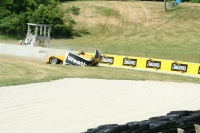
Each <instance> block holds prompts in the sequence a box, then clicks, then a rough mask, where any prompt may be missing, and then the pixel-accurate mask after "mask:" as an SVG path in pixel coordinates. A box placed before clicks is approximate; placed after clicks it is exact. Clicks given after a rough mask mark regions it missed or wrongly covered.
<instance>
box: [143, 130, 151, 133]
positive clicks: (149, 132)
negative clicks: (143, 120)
mask: <svg viewBox="0 0 200 133" xmlns="http://www.w3.org/2000/svg"><path fill="white" fill-rule="evenodd" d="M141 133H151V130H144V131H142V132H141Z"/></svg>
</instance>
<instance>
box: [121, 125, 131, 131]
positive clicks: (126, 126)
mask: <svg viewBox="0 0 200 133" xmlns="http://www.w3.org/2000/svg"><path fill="white" fill-rule="evenodd" d="M119 128H120V131H121V132H123V131H127V130H129V126H128V125H119Z"/></svg>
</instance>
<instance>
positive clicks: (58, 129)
mask: <svg viewBox="0 0 200 133" xmlns="http://www.w3.org/2000/svg"><path fill="white" fill-rule="evenodd" d="M199 102H200V84H192V83H175V82H160V81H131V80H104V79H78V78H74V79H73V78H71V79H61V80H56V81H52V82H45V83H36V84H27V85H19V86H10V87H0V132H1V133H80V132H83V131H86V130H87V129H88V128H93V127H97V126H99V125H103V124H125V123H127V122H130V121H141V120H146V119H148V118H150V117H154V116H160V115H166V113H168V112H169V111H172V110H198V109H200V106H199Z"/></svg>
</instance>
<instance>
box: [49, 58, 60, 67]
mask: <svg viewBox="0 0 200 133" xmlns="http://www.w3.org/2000/svg"><path fill="white" fill-rule="evenodd" d="M50 63H51V64H53V65H55V64H58V59H57V58H55V57H51V58H50Z"/></svg>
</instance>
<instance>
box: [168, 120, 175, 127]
mask: <svg viewBox="0 0 200 133" xmlns="http://www.w3.org/2000/svg"><path fill="white" fill-rule="evenodd" d="M168 122H169V128H171V127H174V126H176V121H175V120H170V121H168Z"/></svg>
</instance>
